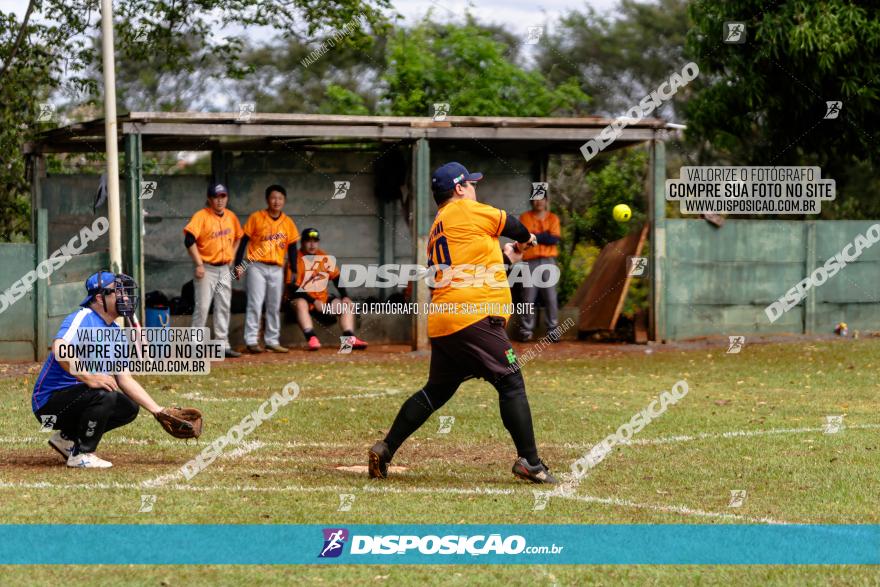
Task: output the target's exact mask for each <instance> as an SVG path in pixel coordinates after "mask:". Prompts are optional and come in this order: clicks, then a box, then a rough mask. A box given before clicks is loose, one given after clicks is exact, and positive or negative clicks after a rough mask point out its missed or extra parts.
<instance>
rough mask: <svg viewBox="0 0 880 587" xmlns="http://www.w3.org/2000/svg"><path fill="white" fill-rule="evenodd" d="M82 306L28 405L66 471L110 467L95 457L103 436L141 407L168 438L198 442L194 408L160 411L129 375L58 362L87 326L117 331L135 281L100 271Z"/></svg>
mask: <svg viewBox="0 0 880 587" xmlns="http://www.w3.org/2000/svg"><path fill="white" fill-rule="evenodd" d="M86 292H87V295H86V298H85V299H84V300H83V301H82V303H81V304H80V306H81V308H80V309H79V310H77V311H76V312H73V313H72V314H70V315H69V316H67V317H66V318H65V319H64V321H63V322H62V323H61V328H59V329H58V334H56V335H55V339H54V341H53V343H52V352H50V353H49V357H48V358H47V359H46V362H45V363H43V368H42V370H41V371H40V374H39V376H38V377H37V381H36V383H35V384H34V392H33V396H32V399H31V406H32V408H33V411H34V415H35V416H36V418H37V420H38V421H39V422H40V423H41V425H42V427H43V428H44V429H46V428H49V429H53V430H55V433H54V434H53V435H52V436H51V438H49V446H51V447H52V448H53V449H55V450H56V451H58V453H59V454H60V455H61V456H62V457H64V459H65V460H66V461H67V466H68V467H77V468H84V469H106V468H109V467H112V466H113V465H112V463H111V462H110V461H106V460H104V459H102V458H100V457H98V456H97V455H96V454H95V450H97V448H98V444H99V443H100V442H101V438H102V437H103V436H104V433H106V432H109V431H110V430H113V429H115V428H119V427H121V426H125V425H126V424H130V423H131V422H133V421H134V419H135V418H136V417H137V414H138V406H143V407H144V409H146V410H148V411H149V412H150V413H151V414H153V416H155V417H156V419H157V420H158V421H159V422H160V424H161V425H162V427H163V428H165V430H166V431H168V433H169V434H172V435H173V436H177V437H179V438H196V437H198V436H199V434H201V429H202V417H201V413H200V412H199V411H198V410H195V409H185V410H180V409H178V408H163V407H162V406H160V405H159V404H157V403H156V402H155V401H154V400H153V398H152V397H150V394H148V393H147V392H146V391H145V390H144V388H143V387H141V385H140V384H139V383H138V382H137V381H135V380H134V378H133V377H132V376H131V374H128V373H123V374H119V375H108V374H106V373H86V374H78V375H72V374H71V365H70V361H68V360H63V359H58V358H56V357H58V355H59V348H60V347H61V345H63V344H75V343H76V342H77V337H78V333H79V332H81V331H82V329H85V328H118V326H117V324H116V323H115V322H114V320H116V319H117V318H118V317H120V316H125V317H128V318H133V316H134V313H135V311H136V308H137V307H138V287H137V283H136V282H135V281H134V279H132V278H131V277H129V276H128V275H124V274H118V275H115V274H113V273H110V272H109V271H99V272H98V273H95V274H93V275H91V276H89V278H88V279H86Z"/></svg>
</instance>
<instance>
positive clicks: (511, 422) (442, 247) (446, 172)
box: [369, 162, 556, 483]
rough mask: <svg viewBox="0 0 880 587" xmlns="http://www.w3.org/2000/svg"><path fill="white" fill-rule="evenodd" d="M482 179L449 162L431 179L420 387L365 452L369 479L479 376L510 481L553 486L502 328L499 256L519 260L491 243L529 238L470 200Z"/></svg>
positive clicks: (504, 295)
mask: <svg viewBox="0 0 880 587" xmlns="http://www.w3.org/2000/svg"><path fill="white" fill-rule="evenodd" d="M482 177H483V174H481V173H468V171H467V169H465V167H464V166H463V165H461V164H460V163H455V162H452V163H447V164H445V165H443V166H441V167H439V168H438V169H437V170H435V171H434V174H433V175H432V176H431V187H432V189H433V192H434V201H435V202H437V206H438V207H439V210H438V211H437V216H436V217H435V218H434V224H433V225H432V226H431V232H430V236H429V241H428V259H429V261H428V265H429V267H431V268H433V271H434V275H433V276H432V279H433V286H432V287H433V290H432V292H431V304H432V305H433V306H434V307H433V308H432V309H431V311H430V312H429V314H428V337H429V338H430V340H431V366H430V371H429V374H428V382H427V383H425V385H424V387H422V389H420V390H419V391H417V392H416V393H415V394H413V395H412V396H411V397H410V398H409V399H408V400H406V401H405V402H404V403H403V406H401V408H400V411H399V412H398V414H397V417H396V418H395V420H394V423H393V424H392V425H391V429H390V430H389V431H388V434H387V435H386V436H385V439H384V440H381V441H379V442H377V443H376V444H375V445H374V446H373V448H372V449H370V452H369V473H370V477H373V478H382V479H384V478H385V477H386V476H387V474H388V463H390V462H391V459H392V457H393V456H394V453H395V452H397V449H398V448H400V445H401V444H403V442H404V441H405V440H406V439H407V438H408V437H409V436H410V435H411V434H412V433H413V432H415V431H416V430H418V429H419V427H420V426H421V425H422V424H424V423H425V421H427V419H428V418H429V417H430V416H431V414H433V413H434V412H435V411H436V410H439V409H440V408H441V407H443V404H445V403H446V402H447V401H449V399H450V398H451V397H452V395H453V394H454V393H455V392H456V390H457V389H458V387H459V386H460V385H461V384H462V382H464V381H465V380H467V379H471V378H474V377H479V378H481V379H485V380H486V381H488V382H489V383H491V384H492V385H493V386H494V387H495V389H496V391H497V392H498V401H499V406H500V408H501V420H502V422H504V427H505V428H506V429H507V431H508V432H509V433H510V436H511V438H512V439H513V443H514V445H515V446H516V452H517V459H516V461H515V462H514V464H513V474H514V475H516V476H517V477H519V478H521V479H526V480H528V481H532V482H534V483H556V478H555V477H553V475H551V474H550V471H549V470H548V469H547V466H546V465H545V464H544V463H543V461H541V459H540V458H539V457H538V448H537V446H536V445H535V433H534V430H533V427H532V413H531V409H530V408H529V400H528V398H527V397H526V387H525V381H524V380H523V376H522V373H521V372H520V369H519V365H518V364H517V360H516V355H515V353H514V351H513V348H512V347H511V346H510V340H509V339H508V338H507V332H506V331H505V329H504V327H505V324H506V323H507V320H508V318H509V317H510V303H511V297H510V286H509V284H508V282H507V276H506V273H505V256H506V257H508V259H507V261H508V263H507V264H508V265H509V264H510V263H509V261H510V259H511V258H514V257H516V258H519V254H518V248H516V249H515V247H514V245H513V244H512V243H511V244H508V245H505V248H504V251H503V253H502V248H501V246H500V244H499V243H498V237H500V236H505V237H508V238H511V239H513V240H515V241H517V242H518V243H521V244H520V245H518V247H523V246H533V245H534V244H535V235H533V234H530V233H529V231H528V230H526V228H525V227H524V226H523V225H522V223H520V222H519V220H517V219H516V218H514V217H511V216H508V215H507V213H506V212H505V211H504V210H499V209H498V208H493V207H492V206H488V205H486V204H481V203H480V202H478V201H477V190H476V182H477V181H479V180H480V179H481V178H482ZM486 270H488V273H487V271H486ZM429 285H431V283H430V282H429ZM438 306H439V307H438ZM435 310H439V311H435Z"/></svg>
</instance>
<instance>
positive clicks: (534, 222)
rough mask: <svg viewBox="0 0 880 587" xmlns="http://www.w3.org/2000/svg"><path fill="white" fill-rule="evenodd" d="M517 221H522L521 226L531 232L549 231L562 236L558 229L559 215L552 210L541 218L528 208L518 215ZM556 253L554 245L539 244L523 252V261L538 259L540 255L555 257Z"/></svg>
mask: <svg viewBox="0 0 880 587" xmlns="http://www.w3.org/2000/svg"><path fill="white" fill-rule="evenodd" d="M519 221H520V222H522V223H523V226H525V227H526V229H527V230H528V231H529V232H531V233H532V234H541V233H542V232H549V233H550V234H552V235H553V236H562V233H561V232H560V230H559V216H557V215H556V214H554V213H553V212H547V215H546V216H544V219H543V220H541V219H539V218H538V215H537V214H536V213H535V211H534V210H529V211H528V212H523V213H522V214H521V215H520V217H519ZM558 254H559V252H558V250H557V249H556V245H541V244H539V245H536V246H534V247H532V248H531V249H527V250H526V251H524V252H523V261H530V260H531V259H540V258H541V257H555V256H556V255H558Z"/></svg>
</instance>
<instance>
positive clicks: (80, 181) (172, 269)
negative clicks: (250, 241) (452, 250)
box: [42, 142, 539, 342]
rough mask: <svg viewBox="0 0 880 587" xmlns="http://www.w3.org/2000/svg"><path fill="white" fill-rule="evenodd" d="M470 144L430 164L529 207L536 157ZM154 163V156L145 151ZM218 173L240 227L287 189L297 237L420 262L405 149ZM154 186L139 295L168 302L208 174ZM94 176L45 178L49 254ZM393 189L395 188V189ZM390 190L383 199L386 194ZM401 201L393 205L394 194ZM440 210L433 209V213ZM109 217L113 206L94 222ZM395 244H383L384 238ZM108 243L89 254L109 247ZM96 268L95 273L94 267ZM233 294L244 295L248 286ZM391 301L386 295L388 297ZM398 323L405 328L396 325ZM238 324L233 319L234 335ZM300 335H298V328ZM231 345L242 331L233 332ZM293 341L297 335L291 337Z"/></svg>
mask: <svg viewBox="0 0 880 587" xmlns="http://www.w3.org/2000/svg"><path fill="white" fill-rule="evenodd" d="M474 147H475V145H474V143H473V142H469V143H467V144H465V145H461V146H454V145H449V146H442V147H441V146H436V145H432V151H431V166H432V168H433V167H436V166H438V165H440V164H442V163H445V162H447V161H450V160H457V161H459V162H461V163H463V164H464V165H465V166H467V167H468V168H469V169H471V170H472V171H482V172H483V173H484V174H485V175H486V178H485V180H484V181H483V182H481V184H480V187H479V189H478V194H479V197H480V199H481V200H482V201H484V202H486V203H489V204H492V205H494V206H498V207H502V208H504V209H506V210H507V211H508V212H509V213H513V214H517V215H518V214H519V213H521V212H523V211H525V210H526V209H527V208H528V197H529V194H530V191H531V182H532V181H536V180H537V179H539V178H537V177H533V176H532V173H533V170H534V169H536V168H537V167H536V161H535V158H536V157H537V155H531V154H529V153H527V152H524V151H521V150H519V149H511V148H508V149H503V148H499V147H496V146H494V145H493V146H492V147H491V149H489V148H488V146H485V145H479V144H477V145H476V149H475V148H474ZM145 156H149V154H145ZM214 165H215V168H214V174H215V175H216V177H217V178H218V180H219V181H221V182H223V183H225V184H226V186H227V188H228V189H229V191H230V199H229V207H230V209H231V210H233V211H234V212H235V213H236V214H237V215H238V216H239V218H240V219H241V222H242V224H244V222H245V221H246V220H247V217H248V215H249V214H250V213H252V212H254V211H256V210H260V209H263V208H265V205H266V204H265V197H264V190H265V188H266V186H268V185H270V184H273V183H280V184H282V185H284V186H285V187H286V188H287V191H288V201H287V205H286V208H285V212H286V213H287V214H289V215H290V216H292V217H293V219H294V221H295V222H296V224H297V226H298V227H299V228H300V230H302V229H304V228H306V227H309V226H313V227H316V228H318V229H319V230H320V231H321V235H322V248H324V249H325V250H326V251H328V252H329V253H330V254H333V255H335V256H336V257H337V259H338V260H339V262H340V263H364V264H370V263H379V262H380V260H381V259H382V258H383V252H384V253H385V262H396V263H411V262H413V254H412V253H413V239H412V234H411V231H410V218H409V210H411V197H412V195H411V193H410V192H411V190H412V186H411V185H410V183H411V179H410V169H411V162H410V157H409V149H408V147H405V146H404V147H393V146H383V147H382V150H381V151H378V152H377V151H369V152H364V151H360V152H343V151H338V152H327V151H324V152H314V153H312V152H299V151H297V152H294V151H279V152H269V153H254V152H244V153H231V152H230V153H222V154H218V156H215V159H214ZM144 179H145V180H147V181H156V182H157V184H158V185H157V189H156V193H155V195H154V196H153V197H152V198H151V199H148V200H144V201H143V202H142V204H143V208H144V271H145V276H146V277H145V283H144V284H141V285H142V291H143V292H148V291H151V290H156V289H158V290H161V291H163V292H164V293H165V294H166V295H168V296H169V297H174V296H176V295H180V289H181V287H182V286H183V284H184V283H186V282H187V281H189V280H190V279H192V262H191V261H190V259H189V257H188V256H187V254H186V250H185V249H184V246H183V227H184V226H185V225H186V223H187V222H188V221H189V218H190V217H191V216H192V214H193V213H194V212H195V211H196V210H198V209H200V208H201V207H203V206H204V203H205V190H206V187H207V185H208V181H209V176H208V175H147V176H145V177H144ZM98 181H99V176H97V175H56V176H51V177H47V178H45V179H44V180H43V182H42V185H43V194H42V206H43V207H45V208H47V209H48V212H49V223H50V230H49V251H53V250H55V249H56V248H58V247H59V246H61V244H62V243H64V242H66V241H67V240H68V239H70V237H71V236H73V235H74V234H76V233H78V232H79V230H80V229H81V228H82V227H83V226H85V225H87V224H91V222H92V221H93V220H94V218H95V216H96V214H95V213H94V212H93V210H92V206H93V203H94V197H95V191H96V189H97V186H98ZM335 181H349V182H350V183H351V188H350V190H349V191H348V193H347V195H346V197H345V198H344V199H337V200H334V199H332V196H333V192H334V182H335ZM389 186H390V187H389ZM380 191H381V192H384V193H379V192H380ZM395 191H397V192H398V193H397V195H396V199H394V200H393V201H391V198H392V197H394V196H392V195H388V193H389V192H390V193H392V194H393V192H395ZM435 213H436V208H435V207H434V206H433V202H432V209H431V216H432V217H433V215H434V214H435ZM101 214H106V205H104V206H102V207H101V208H100V209H99V210H98V212H97V215H101ZM383 234H384V235H385V238H386V239H388V241H390V242H387V243H386V242H383V241H382V235H383ZM107 246H108V244H107V236H106V235H105V236H103V237H102V238H101V239H99V240H98V241H97V242H96V243H94V244H92V245H91V246H90V247H89V249H88V251H90V252H92V251H100V250H106V249H107ZM95 270H97V267H95ZM233 287H234V288H236V289H239V290H243V289H244V283H243V282H233ZM351 293H352V294H353V297H355V298H356V299H366V298H368V297H375V298H380V297H383V298H387V296H388V295H390V294H391V293H393V291H384V292H381V291H379V290H378V289H377V288H358V289H353V290H352V291H351ZM383 294H384V295H383ZM387 322H388V327H387V328H386V329H384V330H383V329H382V328H381V327H380V326H379V325H378V324H377V325H374V331H375V332H376V335H377V337H378V338H379V339H387V340H388V341H393V342H408V340H409V330H408V322H407V321H400V320H397V321H395V320H390V319H389V320H388V321H387ZM398 322H400V323H399V324H398ZM236 326H237V322H236V321H235V320H233V328H235V327H236ZM294 330H297V329H295V328H294ZM232 334H233V338H234V337H235V332H233V333H232ZM290 336H291V337H292V338H293V339H295V338H296V337H297V336H298V334H297V333H296V332H292V333H291V334H290Z"/></svg>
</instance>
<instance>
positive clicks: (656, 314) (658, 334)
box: [648, 135, 667, 342]
mask: <svg viewBox="0 0 880 587" xmlns="http://www.w3.org/2000/svg"><path fill="white" fill-rule="evenodd" d="M655 137H656V135H655ZM651 180H652V181H651V193H650V197H649V198H648V217H649V219H650V223H651V233H650V237H649V238H650V241H651V258H652V261H651V265H650V270H651V279H650V283H649V288H650V292H649V293H650V300H651V316H650V323H649V325H648V328H649V338H650V340H654V341H663V342H665V340H666V326H667V325H666V280H665V270H666V144H665V143H664V142H663V141H662V140H658V139H657V138H654V140H652V141H651Z"/></svg>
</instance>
